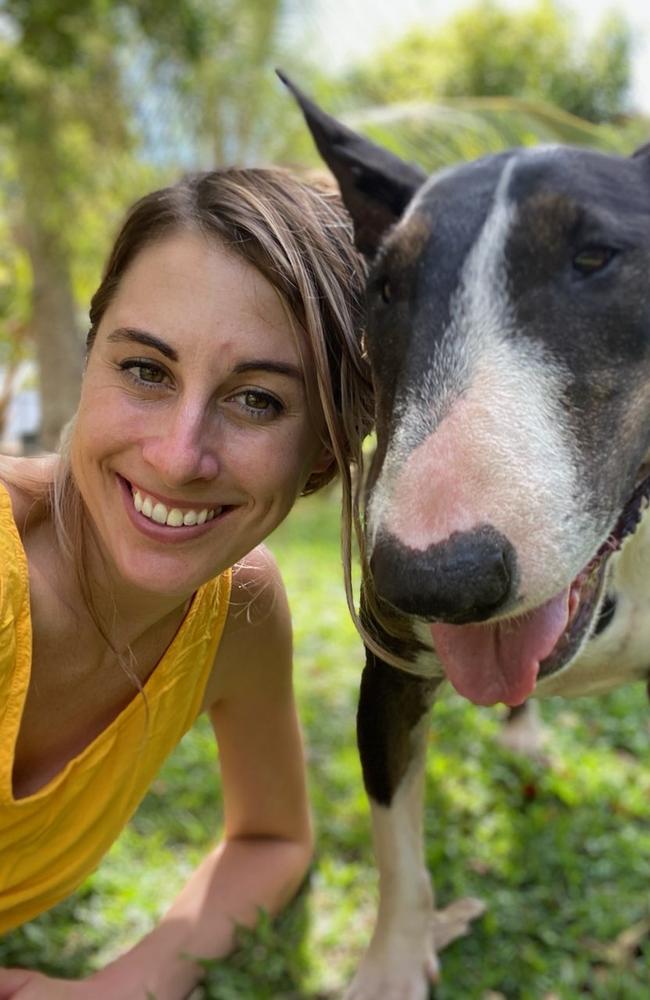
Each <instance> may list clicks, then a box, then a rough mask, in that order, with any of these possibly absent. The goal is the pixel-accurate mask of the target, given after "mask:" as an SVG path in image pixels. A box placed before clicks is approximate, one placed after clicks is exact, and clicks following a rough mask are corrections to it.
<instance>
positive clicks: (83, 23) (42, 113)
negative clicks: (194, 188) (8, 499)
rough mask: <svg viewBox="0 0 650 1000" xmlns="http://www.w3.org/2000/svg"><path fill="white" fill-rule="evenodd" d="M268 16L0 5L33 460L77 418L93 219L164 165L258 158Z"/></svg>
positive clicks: (238, 7)
mask: <svg viewBox="0 0 650 1000" xmlns="http://www.w3.org/2000/svg"><path fill="white" fill-rule="evenodd" d="M281 13H282V5H281V2H280V0H268V2H266V0H177V2H175V3H174V4H169V3H168V2H167V0H0V142H1V143H2V145H3V146H4V147H5V148H6V149H7V150H8V153H7V155H8V157H9V158H10V159H11V162H12V166H13V170H12V182H11V185H9V186H7V187H5V195H6V197H5V200H6V201H9V202H10V204H9V206H8V209H7V211H8V212H10V213H11V216H12V219H13V220H14V223H13V224H12V231H13V233H14V235H15V237H16V238H18V239H19V241H20V243H21V245H22V248H23V250H24V252H25V253H26V254H27V255H28V259H29V261H30V264H31V273H32V282H31V316H30V317H29V321H28V325H29V328H30V330H31V333H32V335H33V341H34V343H35V345H36V356H37V360H38V367H39V370H40V373H41V385H40V389H41V399H42V409H43V421H42V443H43V445H44V446H45V447H46V448H52V447H54V446H55V444H56V442H57V440H58V436H59V433H60V430H61V427H62V426H63V424H64V423H65V422H66V421H67V419H68V418H69V417H70V416H71V415H72V413H73V412H74V409H75V406H76V400H77V395H78V388H79V382H80V375H81V370H82V366H83V336H82V330H81V323H80V319H79V312H80V311H79V309H78V306H77V302H78V301H79V300H80V298H83V297H84V296H80V295H79V291H80V289H81V287H82V286H83V291H84V292H86V291H87V277H88V274H89V273H91V272H92V273H93V274H94V275H95V281H94V282H93V283H96V276H97V272H98V270H99V260H100V259H101V257H102V256H103V252H104V250H105V247H106V239H107V233H106V230H107V228H108V227H107V226H106V221H107V218H108V220H109V221H114V218H115V216H116V214H117V212H116V207H117V205H118V204H119V205H120V207H121V208H123V206H124V204H125V203H127V202H129V201H131V200H133V198H134V197H135V196H137V195H139V194H141V193H143V190H144V189H145V188H147V187H151V185H152V183H154V178H156V179H158V180H162V179H163V178H164V177H165V175H167V176H168V175H169V171H170V166H171V165H172V164H174V165H175V166H176V165H178V163H179V162H182V161H184V162H185V163H187V164H190V165H196V164H197V161H198V160H199V159H200V157H201V155H202V156H203V160H204V162H207V163H208V164H209V165H213V164H216V163H225V162H229V161H230V160H232V159H235V158H237V159H239V160H248V161H249V162H250V161H251V160H253V159H255V158H256V157H258V156H259V155H260V151H261V149H262V148H263V146H264V144H265V142H267V141H268V139H269V137H270V136H271V135H272V134H273V131H272V130H273V118H272V116H270V117H269V119H268V121H267V122H266V131H264V129H260V128H259V122H263V121H264V116H263V115H262V114H261V111H260V107H261V102H262V101H265V102H267V103H268V104H269V106H270V104H271V101H270V97H271V96H273V95H272V94H271V93H270V92H269V88H270V87H271V86H275V85H274V83H273V79H274V78H273V74H272V70H271V65H272V63H271V59H272V56H271V53H272V52H273V51H274V47H275V45H276V40H277V30H276V29H277V24H278V21H279V18H280V16H281ZM263 75H264V76H263ZM136 80H137V83H135V82H134V81H136ZM275 97H276V105H279V103H280V100H281V98H282V95H280V93H279V88H276V94H275ZM151 104H153V105H154V108H155V111H154V114H156V113H157V114H158V115H159V116H160V119H162V121H159V122H154V126H159V125H160V126H161V127H160V128H158V130H157V131H156V128H151V127H150V124H151V123H150V122H148V121H145V118H146V115H147V114H150V105H151ZM275 131H276V133H277V132H278V131H279V130H277V129H276V130H275ZM174 139H176V140H177V141H174ZM202 150H203V153H202V152H201V151H202ZM0 183H1V180H0ZM111 195H112V197H111ZM99 204H101V205H102V206H103V208H104V209H105V210H106V209H107V211H106V212H105V218H103V219H100V218H99V217H98V210H97V205H99ZM93 209H94V211H93ZM89 223H90V226H91V229H92V230H93V233H94V234H96V235H97V237H98V238H97V239H95V240H90V239H89V238H88V225H89ZM84 227H85V228H84Z"/></svg>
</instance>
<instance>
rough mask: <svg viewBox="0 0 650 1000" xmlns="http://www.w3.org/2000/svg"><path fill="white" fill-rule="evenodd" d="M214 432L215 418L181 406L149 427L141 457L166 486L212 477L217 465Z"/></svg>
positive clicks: (214, 474) (216, 471)
mask: <svg viewBox="0 0 650 1000" xmlns="http://www.w3.org/2000/svg"><path fill="white" fill-rule="evenodd" d="M214 431H215V427H214V421H210V420H208V419H207V418H206V416H205V414H203V413H202V412H196V411H193V410H191V409H189V408H183V409H180V410H178V411H177V412H176V413H174V414H173V417H172V418H171V419H168V420H164V419H163V420H162V421H161V422H160V424H159V426H158V427H154V428H153V429H152V433H151V434H150V435H148V436H147V437H146V439H145V441H144V443H143V445H142V456H143V458H144V461H145V462H147V463H148V464H149V465H150V466H152V467H153V468H154V469H155V471H156V474H157V476H158V478H159V479H160V481H161V483H164V484H165V485H168V486H178V485H182V484H183V483H187V482H191V481H192V480H195V479H214V478H215V477H216V476H217V474H218V472H219V468H220V463H219V460H218V458H217V452H216V440H215V438H216V435H215V433H214Z"/></svg>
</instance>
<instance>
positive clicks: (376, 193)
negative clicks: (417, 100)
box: [276, 70, 427, 257]
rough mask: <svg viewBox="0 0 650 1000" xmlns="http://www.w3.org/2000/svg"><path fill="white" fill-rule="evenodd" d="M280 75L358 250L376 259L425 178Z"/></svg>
mask: <svg viewBox="0 0 650 1000" xmlns="http://www.w3.org/2000/svg"><path fill="white" fill-rule="evenodd" d="M276 73H277V74H278V76H279V77H280V79H281V80H282V82H283V83H284V84H285V86H286V87H288V89H289V90H290V91H291V93H292V94H293V96H294V97H295V99H296V101H297V102H298V104H299V105H300V108H301V110H302V113H303V115H304V116H305V121H306V122H307V125H308V127H309V130H310V132H311V134H312V136H313V138H314V142H315V143H316V146H317V148H318V151H319V153H320V154H321V156H322V157H323V159H324V160H325V162H326V163H327V165H328V167H329V168H330V170H331V171H332V173H333V174H334V176H335V177H336V179H337V181H338V184H339V188H340V189H341V196H342V198H343V201H344V203H345V206H346V208H347V210H348V212H349V213H350V215H351V216H352V221H353V223H354V239H355V243H356V245H357V247H358V248H359V250H360V251H361V252H362V253H363V254H365V256H367V257H373V256H374V254H375V252H376V250H377V247H378V246H379V242H380V240H381V237H382V236H383V234H384V233H385V231H386V230H387V229H388V228H389V226H391V225H392V224H393V223H394V222H396V221H397V220H398V219H399V218H400V216H401V215H402V213H403V211H404V209H405V208H406V206H407V205H408V203H409V202H410V200H411V198H412V197H413V195H414V194H415V192H416V191H417V189H418V188H419V187H420V186H421V185H422V184H423V183H424V181H425V180H426V178H427V175H426V173H425V172H424V171H423V170H420V168H419V167H416V166H413V165H411V164H410V163H406V162H405V161H404V160H401V159H400V158H399V157H398V156H395V155H394V154H393V153H389V152H388V150H386V149H382V147H381V146H376V145H375V143H374V142H370V140H369V139H364V138H363V136H360V135H358V134H357V133H356V132H353V131H352V130H351V129H349V128H347V127H346V126H345V125H343V124H342V123H341V122H339V121H337V120H336V118H332V117H331V115H328V114H326V113H325V112H324V111H322V110H321V109H320V108H319V107H318V105H317V104H315V103H314V102H313V101H311V100H310V99H309V98H308V97H307V96H306V95H305V94H303V93H302V91H301V90H300V89H299V88H298V87H296V85H295V84H294V83H292V81H291V80H289V79H288V78H287V77H286V76H285V75H284V73H282V72H281V71H280V70H276Z"/></svg>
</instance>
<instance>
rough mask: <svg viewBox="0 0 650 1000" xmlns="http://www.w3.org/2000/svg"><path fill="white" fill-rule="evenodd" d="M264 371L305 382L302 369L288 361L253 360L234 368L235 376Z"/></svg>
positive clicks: (242, 362)
mask: <svg viewBox="0 0 650 1000" xmlns="http://www.w3.org/2000/svg"><path fill="white" fill-rule="evenodd" d="M252 371H263V372H274V373H276V374H278V375H288V376H289V378H293V379H296V380H297V381H298V382H304V381H305V379H304V375H303V372H302V368H300V367H299V366H298V365H293V364H291V363H290V362H288V361H272V360H271V359H269V358H253V359H251V360H250V361H240V362H239V363H238V364H236V365H235V366H234V368H233V372H234V374H235V375H242V374H244V373H245V372H252Z"/></svg>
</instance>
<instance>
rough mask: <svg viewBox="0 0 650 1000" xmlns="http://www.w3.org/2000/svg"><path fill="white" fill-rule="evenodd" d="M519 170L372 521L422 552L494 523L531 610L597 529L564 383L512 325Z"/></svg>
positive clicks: (472, 262)
mask: <svg viewBox="0 0 650 1000" xmlns="http://www.w3.org/2000/svg"><path fill="white" fill-rule="evenodd" d="M517 162H518V158H517V157H512V158H511V159H509V160H508V161H507V162H506V164H505V166H504V169H503V172H502V175H501V178H500V181H499V183H498V185H497V188H496V191H495V197H494V201H493V204H492V207H491V210H490V212H489V214H488V216H487V218H486V220H485V223H484V225H483V227H482V229H481V231H480V233H479V236H478V238H477V239H476V241H475V243H474V246H473V247H472V249H471V251H470V253H469V254H468V255H467V257H466V259H465V262H464V265H463V268H462V271H461V273H460V275H459V281H458V285H457V288H456V290H455V291H454V293H453V296H452V300H451V306H450V322H449V324H448V326H447V328H446V330H445V332H444V334H443V336H442V337H441V338H440V339H439V341H438V343H437V345H436V349H435V352H434V354H433V357H432V362H431V365H430V368H429V370H428V371H427V372H426V373H425V376H424V378H423V379H422V380H421V382H420V384H419V385H418V386H417V387H416V388H415V389H413V390H411V391H410V392H409V393H408V395H406V397H405V398H403V399H402V400H400V401H399V402H398V403H397V405H396V415H395V419H394V422H393V433H392V434H391V439H390V442H389V445H388V448H387V452H386V455H385V458H384V462H383V465H382V468H381V470H380V472H379V475H378V478H377V480H376V482H375V484H374V487H373V490H372V494H371V497H370V499H369V504H368V524H369V537H370V543H371V546H372V545H373V543H374V542H375V541H376V539H377V537H378V535H380V534H383V533H387V534H389V535H391V536H393V537H395V538H396V539H397V540H398V541H399V542H400V543H401V544H402V545H404V546H406V547H407V548H409V549H414V550H418V551H424V550H426V549H427V548H428V547H429V546H431V545H434V544H436V543H440V542H443V541H445V540H446V539H448V538H449V536H450V535H451V534H452V533H453V532H466V531H470V530H472V529H474V528H477V527H478V526H480V525H486V524H489V525H492V526H493V527H494V528H495V529H496V530H497V531H498V532H500V533H501V534H502V535H504V536H505V537H506V538H507V539H508V540H509V541H510V542H511V544H512V545H513V547H514V549H515V551H516V556H517V564H518V571H519V574H518V575H519V580H518V582H519V587H518V590H519V592H518V594H517V595H516V601H517V605H516V610H525V609H526V608H528V607H533V606H536V605H538V604H540V603H541V602H543V601H545V600H546V599H547V598H549V597H551V596H552V595H554V594H556V593H557V592H558V590H560V589H561V588H563V587H565V586H566V584H567V572H569V573H571V572H572V571H574V572H576V573H577V572H578V571H579V570H580V568H581V567H582V566H583V565H584V564H585V562H586V561H587V560H588V559H589V558H590V556H591V555H592V549H591V548H590V546H592V545H593V540H594V539H595V538H596V537H597V530H598V529H597V527H596V526H595V525H592V524H591V521H590V518H589V515H588V514H587V513H585V511H584V504H583V503H581V500H580V497H581V482H580V475H579V470H578V463H577V460H576V456H575V452H574V447H575V446H574V445H573V444H572V440H573V439H572V436H571V433H570V429H569V426H568V419H567V415H566V411H565V409H564V407H563V404H562V394H563V388H564V385H565V381H566V379H565V375H564V373H563V371H562V370H561V368H560V367H559V366H558V364H557V362H556V361H554V360H553V358H552V357H551V356H550V354H549V353H548V352H547V351H546V350H545V348H544V345H543V343H542V342H541V341H535V340H532V339H531V338H530V337H526V336H524V335H523V334H521V333H520V332H519V331H518V330H517V329H516V325H515V322H514V319H513V316H514V312H513V309H512V307H511V303H510V299H509V294H508V283H507V272H506V259H505V252H506V246H507V240H508V234H509V232H510V231H511V228H512V226H513V223H514V221H515V220H516V211H517V210H516V205H515V204H514V203H513V202H512V201H511V200H509V198H508V186H509V183H510V180H511V178H512V175H513V173H514V172H515V170H516V168H517ZM425 193H426V192H423V194H425ZM407 221H408V218H407V217H405V222H407ZM399 231H400V226H399V225H398V226H397V227H396V229H395V231H394V235H393V237H392V239H396V240H398V239H399ZM423 428H430V431H429V433H427V434H426V436H425V437H424V438H423ZM513 610H515V608H514V607H513V606H512V605H510V606H509V607H508V608H507V609H504V611H507V612H508V613H512V611H513Z"/></svg>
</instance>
